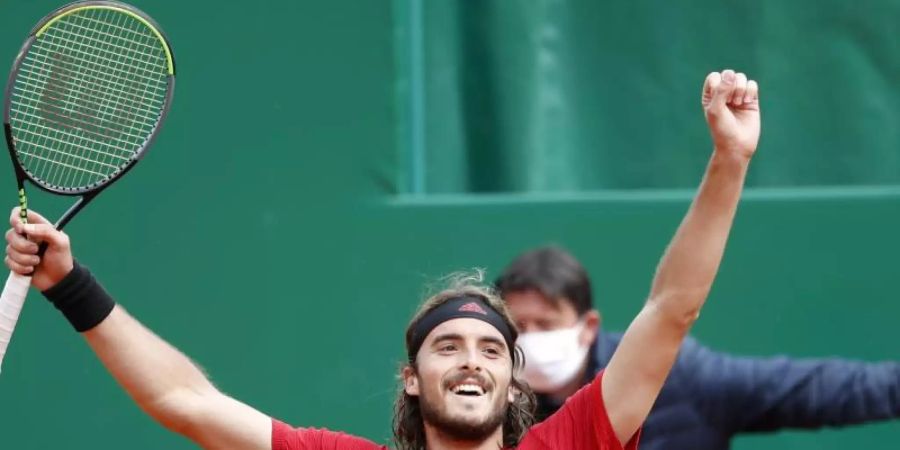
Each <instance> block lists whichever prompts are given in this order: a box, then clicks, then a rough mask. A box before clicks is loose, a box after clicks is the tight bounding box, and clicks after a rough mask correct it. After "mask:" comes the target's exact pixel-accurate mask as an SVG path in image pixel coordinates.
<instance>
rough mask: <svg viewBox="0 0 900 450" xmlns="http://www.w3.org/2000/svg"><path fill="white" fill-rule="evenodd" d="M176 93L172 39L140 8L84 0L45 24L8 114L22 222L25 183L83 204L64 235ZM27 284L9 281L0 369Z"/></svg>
mask: <svg viewBox="0 0 900 450" xmlns="http://www.w3.org/2000/svg"><path fill="white" fill-rule="evenodd" d="M174 87H175V60H174V59H173V57H172V49H171V47H170V46H169V43H168V40H167V39H166V37H165V35H164V34H163V33H162V31H161V30H160V28H159V26H158V25H157V24H156V22H154V21H153V19H151V18H150V17H149V16H148V15H146V14H144V13H143V12H141V11H139V10H138V9H136V8H134V7H132V6H130V5H127V4H124V3H120V2H115V1H80V2H75V3H71V4H69V5H66V6H63V7H62V8H59V9H57V10H56V11H54V12H52V13H51V14H49V15H48V16H47V17H44V18H43V19H41V21H40V22H38V24H37V26H35V27H34V29H33V30H32V31H31V33H30V34H29V36H28V38H27V39H26V40H25V43H24V45H22V49H21V51H20V52H19V54H18V56H17V57H16V59H15V62H14V63H13V68H12V71H11V72H10V75H9V80H8V82H7V85H6V99H5V103H4V110H3V129H4V131H5V133H6V144H7V146H8V147H9V156H10V158H11V159H12V163H13V167H14V169H15V174H16V182H17V183H18V187H19V204H20V206H21V214H20V219H21V220H22V222H26V221H27V218H28V215H27V214H28V213H27V208H28V199H27V197H26V196H25V180H28V181H30V182H31V183H33V184H34V185H36V186H38V187H39V188H41V189H43V190H45V191H47V192H50V193H52V194H57V195H66V196H79V197H80V198H79V199H78V200H77V201H75V202H74V204H73V205H72V206H71V207H70V208H69V209H68V210H67V211H66V212H65V213H63V215H62V216H61V217H60V218H59V220H58V221H57V222H56V228H57V229H62V228H63V227H65V226H66V224H67V223H69V221H70V220H72V218H73V217H74V216H75V215H76V214H77V213H78V212H79V211H81V209H82V208H84V206H85V205H87V204H88V203H89V202H90V201H91V200H93V199H94V198H95V197H96V196H97V195H98V194H99V193H100V192H101V191H103V190H104V189H106V188H107V187H109V186H110V185H111V184H112V183H113V182H115V181H116V180H118V179H119V178H121V177H122V176H123V175H125V174H126V173H128V171H129V170H130V169H131V168H132V167H134V165H135V164H136V163H137V162H138V161H139V160H140V159H141V157H142V156H143V155H144V153H145V152H146V151H147V149H148V148H150V145H151V144H152V143H153V140H154V138H155V137H156V135H157V133H159V129H160V125H162V123H163V121H164V119H165V118H166V114H167V112H168V110H169V106H170V104H171V102H172V92H173V89H174ZM42 251H43V249H42ZM30 283H31V278H30V277H27V276H22V275H19V274H17V273H15V272H13V273H10V275H9V279H7V281H6V285H5V287H4V288H3V293H2V294H0V364H2V362H3V357H4V356H5V354H6V349H7V346H8V345H9V341H10V338H11V337H12V333H13V330H14V329H15V326H16V322H17V321H18V318H19V313H20V312H21V311H22V305H23V304H24V302H25V296H26V294H27V293H28V286H29V285H30Z"/></svg>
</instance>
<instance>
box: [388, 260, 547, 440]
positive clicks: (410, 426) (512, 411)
mask: <svg viewBox="0 0 900 450" xmlns="http://www.w3.org/2000/svg"><path fill="white" fill-rule="evenodd" d="M483 279H484V276H483V273H482V272H481V271H477V272H475V273H474V274H457V275H453V276H451V277H450V283H449V287H448V288H447V289H444V290H443V291H441V292H439V293H437V294H435V295H433V296H431V297H430V298H428V299H427V300H425V302H423V303H422V306H420V307H419V309H418V310H417V311H416V314H415V315H414V316H413V318H412V320H411V321H410V322H409V326H407V328H406V347H407V349H409V347H410V345H412V340H413V330H414V329H415V326H416V324H417V323H418V322H419V321H420V320H421V319H422V317H424V316H425V315H426V314H427V313H428V312H429V311H431V310H433V309H435V308H437V307H439V306H441V305H442V304H444V303H445V302H447V301H448V300H452V299H455V298H458V297H461V296H475V297H481V298H482V299H484V301H485V302H486V303H487V304H488V305H489V306H490V307H491V308H493V309H494V310H495V311H496V312H497V313H498V314H500V316H501V317H502V318H503V321H504V322H506V324H507V326H509V329H510V330H512V333H513V340H515V337H516V335H517V334H518V331H517V330H516V327H515V324H514V323H513V321H512V319H511V318H510V315H509V311H508V310H507V309H506V305H505V304H504V303H503V300H502V299H501V298H500V297H499V296H498V295H497V294H496V293H495V292H494V290H493V289H491V288H490V287H487V286H484V285H482V284H481V283H482V282H483ZM510 353H511V354H512V380H511V381H510V386H511V387H512V388H513V389H514V392H516V395H515V400H514V401H512V402H510V403H509V406H508V408H507V410H506V418H505V419H504V421H503V445H504V446H505V447H514V446H516V445H518V443H519V440H520V439H522V436H523V435H524V434H525V432H526V431H528V429H529V428H530V427H531V426H532V425H533V424H534V410H535V405H536V400H535V397H534V393H533V392H532V391H531V388H529V387H528V385H527V384H526V383H525V382H524V381H523V380H522V379H520V378H519V376H518V374H519V372H520V371H521V370H520V369H521V368H522V366H523V365H524V362H525V359H524V355H523V354H522V351H521V349H519V347H516V348H515V349H511V352H510ZM406 368H411V369H412V370H413V371H414V372H415V371H416V369H417V368H416V363H415V362H414V361H413V362H407V363H405V364H404V365H403V367H402V368H401V374H402V372H403V369H406ZM393 429H394V445H395V446H396V448H397V450H425V449H426V440H425V421H424V419H423V417H422V410H421V406H420V405H419V397H417V396H412V395H409V394H407V393H406V391H405V390H404V389H403V386H402V385H401V386H400V390H399V392H398V393H397V400H396V402H395V403H394V420H393Z"/></svg>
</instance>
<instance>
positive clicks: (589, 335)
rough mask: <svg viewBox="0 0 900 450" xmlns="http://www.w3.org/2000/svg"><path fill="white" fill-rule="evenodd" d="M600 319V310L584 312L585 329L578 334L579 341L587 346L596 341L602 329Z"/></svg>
mask: <svg viewBox="0 0 900 450" xmlns="http://www.w3.org/2000/svg"><path fill="white" fill-rule="evenodd" d="M600 321H601V317H600V312H599V311H597V310H596V309H592V310H590V311H588V312H586V313H584V329H583V330H581V335H580V336H578V342H579V343H581V345H583V346H585V347H587V346H590V345H591V344H593V343H594V340H595V339H597V333H598V332H599V331H600Z"/></svg>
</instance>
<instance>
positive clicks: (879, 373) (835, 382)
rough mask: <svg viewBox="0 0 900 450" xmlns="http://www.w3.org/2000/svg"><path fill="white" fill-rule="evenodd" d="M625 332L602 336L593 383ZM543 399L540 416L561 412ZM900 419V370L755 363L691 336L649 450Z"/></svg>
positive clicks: (646, 434)
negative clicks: (745, 435) (785, 430)
mask: <svg viewBox="0 0 900 450" xmlns="http://www.w3.org/2000/svg"><path fill="white" fill-rule="evenodd" d="M621 338H622V335H621V333H605V332H601V333H599V334H598V338H597V341H596V342H595V343H594V345H593V349H592V352H591V353H590V355H589V357H590V360H589V362H588V373H587V375H588V377H587V380H585V382H587V381H589V380H590V379H593V377H594V375H596V374H597V372H598V371H599V370H600V369H602V368H604V367H606V364H607V363H609V359H610V357H611V356H612V354H613V352H615V350H616V347H618V345H619V340H620V339H621ZM558 407H559V405H554V404H553V402H552V401H550V399H548V398H546V397H543V396H538V411H539V413H538V416H539V418H543V417H546V415H548V414H549V413H551V412H552V411H555V410H556V409H557V408H558ZM894 417H900V364H897V363H863V362H857V361H847V360H842V359H791V358H787V357H784V356H776V357H771V358H749V357H739V356H731V355H727V354H724V353H717V352H714V351H712V350H710V349H708V348H706V347H704V346H702V345H700V343H698V342H697V341H696V340H694V339H692V338H688V339H687V340H686V341H685V342H684V344H683V345H682V346H681V350H680V352H679V354H678V360H677V361H676V362H675V366H674V367H673V368H672V372H671V373H670V374H669V378H668V379H667V380H666V384H665V385H664V386H663V389H662V392H661V393H660V395H659V398H657V400H656V404H655V405H654V406H653V410H651V411H650V416H649V417H648V418H647V421H646V422H645V423H644V431H643V433H642V435H641V445H640V448H641V450H663V449H665V450H724V449H727V448H729V446H730V441H731V438H732V437H733V436H734V435H735V434H737V433H748V432H764V431H774V430H779V429H782V428H819V427H825V426H842V425H851V424H857V423H862V422H869V421H875V420H884V419H890V418H894Z"/></svg>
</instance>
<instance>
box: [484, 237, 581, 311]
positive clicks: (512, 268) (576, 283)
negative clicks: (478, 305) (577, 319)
mask: <svg viewBox="0 0 900 450" xmlns="http://www.w3.org/2000/svg"><path fill="white" fill-rule="evenodd" d="M494 284H495V286H496V288H497V290H498V291H499V292H500V295H501V296H502V297H505V296H506V294H508V293H510V292H522V291H528V290H536V291H538V292H540V293H541V295H543V296H544V297H547V298H548V299H550V300H553V301H559V300H561V299H566V300H568V301H569V302H570V303H572V306H574V307H575V311H576V312H578V314H579V315H581V314H584V313H586V312H588V311H590V310H591V308H593V300H592V298H591V281H590V279H589V278H588V274H587V271H586V270H584V267H583V266H582V265H581V263H579V262H578V260H577V259H575V257H574V256H572V255H571V254H570V253H569V252H567V251H565V250H563V249H562V248H560V247H556V246H546V247H539V248H536V249H534V250H529V251H527V252H525V253H523V254H521V255H519V256H518V257H517V258H516V259H514V260H513V262H512V263H510V264H509V266H507V267H506V270H504V271H503V274H502V275H500V277H499V278H497V280H496V281H495V283H494Z"/></svg>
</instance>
